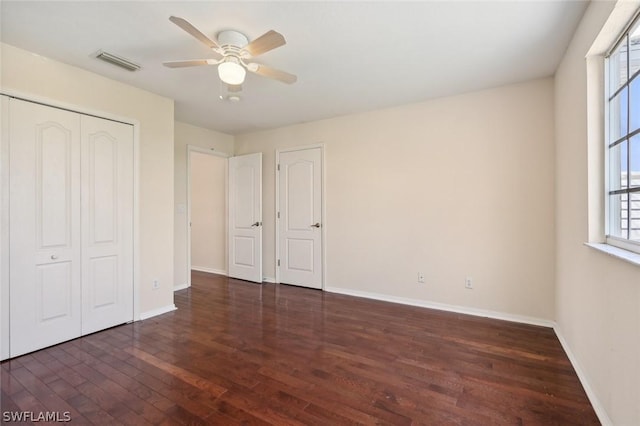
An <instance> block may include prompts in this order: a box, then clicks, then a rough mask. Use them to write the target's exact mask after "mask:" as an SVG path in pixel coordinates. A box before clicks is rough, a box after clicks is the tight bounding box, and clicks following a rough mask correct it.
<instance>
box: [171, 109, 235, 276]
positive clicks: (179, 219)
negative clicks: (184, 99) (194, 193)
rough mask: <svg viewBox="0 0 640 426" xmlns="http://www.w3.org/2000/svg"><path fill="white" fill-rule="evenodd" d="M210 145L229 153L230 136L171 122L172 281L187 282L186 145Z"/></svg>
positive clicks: (232, 141)
mask: <svg viewBox="0 0 640 426" xmlns="http://www.w3.org/2000/svg"><path fill="white" fill-rule="evenodd" d="M188 145H192V146H194V147H199V148H205V149H212V148H213V150H214V151H216V152H219V153H222V154H224V155H229V156H231V155H233V151H234V138H233V136H231V135H227V134H225V133H220V132H215V131H213V130H207V129H203V128H201V127H197V126H192V125H190V124H186V123H181V122H179V121H176V122H175V147H174V171H175V176H174V194H175V196H174V199H175V206H174V211H175V215H174V248H175V257H174V284H175V287H176V288H183V287H185V286H186V285H187V282H188V280H187V278H188V274H187V146H188Z"/></svg>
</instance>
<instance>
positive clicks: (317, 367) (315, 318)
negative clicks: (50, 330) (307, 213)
mask: <svg viewBox="0 0 640 426" xmlns="http://www.w3.org/2000/svg"><path fill="white" fill-rule="evenodd" d="M192 284H193V286H192V287H191V288H190V289H187V290H182V291H179V292H177V293H176V297H175V299H176V305H177V306H178V310H177V311H175V312H171V313H168V314H165V315H162V316H159V317H155V318H152V319H148V320H146V321H140V322H137V323H133V324H128V325H123V326H120V327H115V328H112V329H109V330H106V331H103V332H100V333H96V334H93V335H90V336H86V337H83V338H80V339H76V340H73V341H70V342H67V343H63V344H60V345H57V346H53V347H51V348H48V349H44V350H41V351H38V352H34V353H32V354H29V355H25V356H22V357H19V358H16V359H13V360H9V361H5V362H3V363H2V365H1V378H2V382H1V385H2V388H1V389H2V394H1V398H2V412H3V416H6V413H7V412H22V411H29V412H32V413H33V415H34V416H37V415H38V413H45V412H57V413H59V415H60V416H63V415H64V413H68V415H69V416H70V417H71V420H72V423H73V424H127V425H144V424H166V425H173V424H224V425H227V424H239V423H247V424H278V425H281V424H319V425H333V424H356V423H360V424H374V423H375V424H377V423H380V424H392V425H405V424H426V425H440V424H469V425H486V424H528V425H553V424H558V425H571V424H576V425H577V424H580V425H585V424H599V423H598V419H597V417H596V415H595V413H594V411H593V409H592V407H591V405H590V404H589V401H588V400H587V397H586V395H585V393H584V391H583V389H582V386H581V385H580V382H579V381H578V378H577V376H576V374H575V372H574V370H573V368H572V367H571V364H570V363H569V360H568V359H567V357H566V355H565V354H564V352H563V350H562V348H561V346H560V343H559V342H558V339H557V338H556V337H555V335H554V333H553V331H552V330H551V329H548V328H544V327H535V326H529V325H522V324H516V323H510V322H506V321H499V320H492V319H485V318H478V317H472V316H466V315H459V314H455V313H448V312H440V311H435V310H429V309H423V308H415V307H409V306H403V305H396V304H391V303H384V302H378V301H373V300H367V299H359V298H354V297H349V296H343V295H336V294H330V293H323V292H320V291H317V290H308V289H303V288H296V287H290V286H285V285H274V284H264V285H262V286H260V285H257V284H251V283H246V282H242V281H237V280H233V279H227V278H226V277H220V276H216V275H210V274H204V273H193V279H192ZM4 420H6V417H5V419H4Z"/></svg>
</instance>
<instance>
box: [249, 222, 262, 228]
mask: <svg viewBox="0 0 640 426" xmlns="http://www.w3.org/2000/svg"><path fill="white" fill-rule="evenodd" d="M260 225H262V222H256V223H254V224H253V225H251V226H252V227H253V226H260Z"/></svg>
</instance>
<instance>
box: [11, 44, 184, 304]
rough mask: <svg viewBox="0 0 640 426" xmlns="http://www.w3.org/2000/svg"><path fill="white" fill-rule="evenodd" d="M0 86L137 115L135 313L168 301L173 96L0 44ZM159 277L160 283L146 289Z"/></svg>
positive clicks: (170, 284) (170, 295)
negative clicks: (137, 196) (137, 261)
mask: <svg viewBox="0 0 640 426" xmlns="http://www.w3.org/2000/svg"><path fill="white" fill-rule="evenodd" d="M0 48H1V49H2V69H1V71H2V74H1V78H2V79H1V87H2V90H10V91H14V92H20V93H21V94H24V95H26V96H35V97H38V98H46V99H49V100H53V101H55V102H62V103H67V104H69V105H74V106H77V107H81V108H88V109H91V110H94V111H96V112H103V113H108V114H114V115H117V116H121V117H127V118H131V119H135V120H138V121H139V123H140V126H139V129H140V145H139V149H140V150H139V170H140V175H139V202H140V210H139V213H140V222H139V223H140V227H139V230H138V232H139V243H140V251H139V253H140V259H139V276H140V287H139V300H140V311H141V313H143V314H144V313H148V312H152V311H154V310H157V309H160V310H162V309H165V308H168V307H171V306H173V292H172V290H173V266H172V265H173V226H172V224H173V100H171V99H167V98H164V97H161V96H158V95H154V94H152V93H149V92H146V91H144V90H140V89H136V88H134V87H131V86H128V85H125V84H122V83H118V82H116V81H113V80H109V79H107V78H104V77H101V76H99V75H97V74H93V73H90V72H87V71H84V70H81V69H79V68H75V67H72V66H69V65H66V64H63V63H60V62H56V61H53V60H50V59H47V58H44V57H41V56H37V55H34V54H32V53H30V52H27V51H24V50H21V49H17V48H15V47H13V46H9V45H6V44H1V45H0ZM154 279H157V280H159V283H160V289H158V290H155V291H154V290H152V281H153V280H154Z"/></svg>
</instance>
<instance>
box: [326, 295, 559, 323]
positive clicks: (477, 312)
mask: <svg viewBox="0 0 640 426" xmlns="http://www.w3.org/2000/svg"><path fill="white" fill-rule="evenodd" d="M324 290H325V291H327V292H329V293H339V294H346V295H348V296H356V297H364V298H366V299H374V300H380V301H383V302H392V303H400V304H402V305H410V306H419V307H421V308H429V309H437V310H440V311H448V312H456V313H459V314H467V315H474V316H477V317H486V318H494V319H499V320H505V321H512V322H519V323H522V324H530V325H538V326H542V327H549V328H553V327H554V326H555V322H554V321H551V320H546V319H542V318H535V317H528V316H525V315H515V314H509V313H504V312H497V311H490V310H485V309H476V308H468V307H466V306H457V305H448V304H446V303H437V302H430V301H427V300H419V299H410V298H407V297H398V296H391V295H388V294H381V293H370V292H367V291H359V290H350V289H345V288H336V287H325V288H324Z"/></svg>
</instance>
